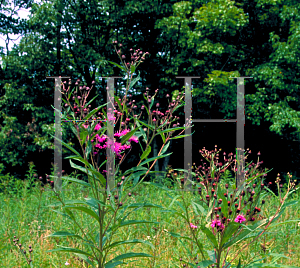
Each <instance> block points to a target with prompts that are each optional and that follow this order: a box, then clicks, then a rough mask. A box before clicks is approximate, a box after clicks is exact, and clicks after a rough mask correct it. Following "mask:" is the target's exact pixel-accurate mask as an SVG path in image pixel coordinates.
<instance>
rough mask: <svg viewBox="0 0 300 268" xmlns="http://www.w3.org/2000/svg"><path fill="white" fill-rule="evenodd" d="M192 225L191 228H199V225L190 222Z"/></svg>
mask: <svg viewBox="0 0 300 268" xmlns="http://www.w3.org/2000/svg"><path fill="white" fill-rule="evenodd" d="M190 226H191V228H193V229H197V228H198V226H196V225H194V224H192V223H190Z"/></svg>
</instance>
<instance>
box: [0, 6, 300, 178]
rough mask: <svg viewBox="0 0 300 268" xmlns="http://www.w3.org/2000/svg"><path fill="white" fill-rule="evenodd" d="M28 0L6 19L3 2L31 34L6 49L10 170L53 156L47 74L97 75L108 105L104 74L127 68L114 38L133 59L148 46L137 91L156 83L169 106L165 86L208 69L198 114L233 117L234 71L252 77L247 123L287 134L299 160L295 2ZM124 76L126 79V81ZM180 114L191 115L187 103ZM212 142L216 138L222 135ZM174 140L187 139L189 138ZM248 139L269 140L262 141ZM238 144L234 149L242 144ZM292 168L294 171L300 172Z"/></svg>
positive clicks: (3, 118) (1, 102)
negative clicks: (25, 10) (20, 12)
mask: <svg viewBox="0 0 300 268" xmlns="http://www.w3.org/2000/svg"><path fill="white" fill-rule="evenodd" d="M26 3H27V7H31V16H30V19H29V20H28V21H26V22H24V21H22V22H20V21H19V22H17V21H15V20H10V19H8V18H7V17H6V18H5V15H4V13H3V10H4V9H2V10H1V13H0V14H1V17H0V18H1V23H2V25H6V26H5V27H6V29H9V31H12V32H13V31H15V32H18V31H19V33H20V32H22V31H23V32H24V36H23V37H22V39H21V42H20V44H19V45H18V46H15V47H14V48H13V49H12V51H10V52H7V53H6V54H5V53H4V52H3V50H2V66H1V68H0V75H1V79H0V80H1V81H0V84H1V86H0V89H1V92H2V93H1V98H0V107H1V115H0V126H1V131H0V135H1V141H0V156H1V159H2V160H1V163H3V164H4V166H6V167H7V170H12V167H13V166H18V167H24V170H27V162H28V160H29V159H31V158H32V157H34V155H37V154H38V151H40V154H42V150H43V151H44V153H45V157H46V158H45V159H48V160H47V161H48V162H49V163H50V162H51V161H50V159H51V157H52V158H53V140H52V139H51V137H50V136H49V135H48V134H49V133H52V134H54V115H53V110H52V108H51V105H53V100H54V91H53V88H54V87H53V85H54V81H50V79H46V76H55V75H58V74H59V75H62V76H70V77H71V78H72V81H74V80H75V79H77V78H79V79H81V80H84V81H85V82H86V83H87V84H88V85H90V84H91V82H92V81H93V80H95V81H96V87H95V90H94V91H93V94H94V95H92V96H90V97H91V98H92V97H93V96H95V95H96V94H99V98H98V99H97V101H96V103H95V105H94V106H95V107H96V105H100V104H103V103H104V101H105V100H106V91H105V88H106V80H105V79H102V80H101V79H100V77H104V76H106V77H107V76H122V75H123V74H122V73H120V70H118V69H116V68H115V67H113V66H112V65H109V64H107V61H108V60H110V61H115V62H119V59H118V57H117V55H116V53H115V52H114V51H113V47H112V45H111V43H112V41H113V40H117V41H118V42H119V43H122V44H123V50H122V51H123V52H124V55H125V56H126V58H127V59H128V58H129V57H130V55H129V49H130V48H135V49H138V48H139V49H141V50H142V51H144V52H146V51H148V52H149V53H150V57H148V59H147V60H146V61H147V62H146V63H145V64H142V65H141V66H140V68H139V69H140V71H141V73H140V75H141V81H140V83H138V84H137V86H135V88H134V92H135V93H136V94H137V95H140V94H141V93H143V92H144V90H145V88H146V87H148V88H149V89H150V94H151V95H153V94H154V90H156V89H157V88H158V89H159V90H160V91H159V93H158V95H157V101H158V102H159V103H160V107H161V108H162V109H166V108H167V104H168V103H167V100H166V98H165V95H166V94H167V93H169V94H170V93H172V92H174V91H175V90H179V91H182V92H183V90H184V89H183V87H182V86H183V79H176V78H175V77H176V76H200V77H201V78H200V79H193V80H192V83H193V115H192V116H193V118H203V119H205V118H235V116H236V112H235V111H236V79H229V77H239V76H250V77H253V79H245V80H246V81H245V93H246V95H245V104H246V107H245V111H246V114H245V115H246V125H248V126H249V125H250V126H253V129H254V128H256V127H255V126H259V127H261V128H256V129H257V131H259V132H260V133H262V131H263V133H264V135H270V136H272V137H273V138H274V139H275V140H276V141H277V140H278V139H279V140H280V139H283V140H284V141H286V142H288V143H289V146H290V147H289V152H290V153H291V155H292V158H293V161H294V162H293V163H292V164H293V165H295V163H297V162H299V150H300V148H299V140H300V137H299V136H300V122H299V118H300V116H299V114H300V112H299V103H300V101H299V97H300V96H299V95H300V94H299V79H300V76H299V67H300V61H299V38H300V31H299V27H300V26H299V25H300V24H299V12H298V10H300V9H299V8H300V6H299V5H300V3H298V2H297V1H292V0H257V1H251V0H236V1H228V0H211V1H201V0H200V1H197V0H193V1H159V0H158V1H149V0H148V1H147V0H143V1H114V0H106V1H66V0H63V1H53V0H51V1H45V2H43V3H41V4H36V3H32V2H29V1H28V2H26ZM5 4H6V2H4V4H3V5H4V7H5ZM2 33H3V32H2ZM118 82H120V87H122V83H123V82H124V81H123V80H122V79H119V80H118ZM119 93H120V92H119ZM137 98H138V97H137ZM139 101H140V100H139ZM179 116H181V117H182V118H184V110H183V109H181V111H180V114H179ZM181 123H183V120H181ZM34 127H35V129H34ZM63 129H64V132H63V139H65V140H68V141H70V143H72V144H73V145H74V146H78V144H77V145H76V139H75V138H74V137H73V136H72V134H71V131H70V130H68V129H67V128H66V127H64V126H63ZM209 129H213V127H209V128H205V127H203V128H202V129H199V131H200V132H201V134H203V133H204V132H205V131H209ZM256 135H260V134H259V133H256ZM293 140H296V142H295V141H293ZM297 140H298V141H297ZM156 142H157V143H158V144H160V143H161V141H159V140H157V141H156ZM193 142H194V140H193ZM195 142H196V141H195ZM206 142H207V144H209V145H210V144H215V141H214V140H208V141H206ZM174 143H175V144H176V145H182V144H183V140H177V141H176V140H174ZM249 143H250V144H251V145H252V144H253V145H254V144H255V145H256V144H259V146H261V147H264V146H265V144H263V143H261V142H260V141H256V140H255V139H254V140H251V141H250V142H249ZM249 143H248V144H249ZM293 143H294V144H296V146H295V145H293ZM228 146H229V145H228ZM282 146H283V145H282ZM207 147H208V146H207ZM230 147H231V148H234V147H235V143H234V144H232V143H230ZM249 147H250V146H249ZM77 148H78V147H77ZM173 148H179V147H178V146H176V147H173ZM197 149H198V148H197ZM199 149H202V148H199ZM78 150H79V148H78ZM176 150H178V149H175V152H174V153H173V155H174V154H176ZM278 150H279V152H280V150H281V148H278ZM65 153H67V152H66V150H65ZM132 157H133V158H134V156H132ZM39 158H40V157H39ZM128 161H129V162H130V160H128ZM163 161H164V160H161V161H160V162H159V163H160V164H162V163H163ZM170 161H171V162H172V156H171V159H170ZM173 161H174V159H173ZM182 161H183V158H182ZM173 163H174V164H177V163H176V162H175V161H174V162H173ZM45 165H47V166H48V165H49V166H50V164H48V163H46V164H45ZM180 165H181V164H180ZM182 165H183V163H182ZM164 166H165V165H164ZM159 168H160V167H159ZM270 168H272V167H270ZM280 168H281V167H280ZM285 168H286V167H282V169H285ZM289 168H292V166H290V167H289ZM293 168H294V169H290V170H297V168H296V167H293ZM298 170H299V169H298ZM277 173H278V172H277Z"/></svg>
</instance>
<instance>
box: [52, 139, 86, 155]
mask: <svg viewBox="0 0 300 268" xmlns="http://www.w3.org/2000/svg"><path fill="white" fill-rule="evenodd" d="M49 135H50V136H51V137H52V138H54V139H56V140H58V141H59V142H61V143H62V144H63V145H64V146H66V147H67V148H68V149H69V150H71V151H72V152H73V153H75V154H76V155H78V156H79V157H80V154H79V153H78V152H77V151H76V150H75V149H73V148H72V147H71V146H69V145H68V144H67V143H65V142H63V141H62V140H60V139H58V138H56V137H55V136H53V135H51V134H49Z"/></svg>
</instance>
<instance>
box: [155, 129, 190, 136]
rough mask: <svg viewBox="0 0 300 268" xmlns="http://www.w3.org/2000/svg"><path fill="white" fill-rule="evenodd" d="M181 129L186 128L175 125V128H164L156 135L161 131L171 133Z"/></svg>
mask: <svg viewBox="0 0 300 268" xmlns="http://www.w3.org/2000/svg"><path fill="white" fill-rule="evenodd" d="M180 129H185V127H174V128H169V129H165V130H162V131H160V132H157V133H156V135H157V134H160V133H169V132H171V131H175V130H180ZM193 133H194V132H193ZM190 135H192V134H190Z"/></svg>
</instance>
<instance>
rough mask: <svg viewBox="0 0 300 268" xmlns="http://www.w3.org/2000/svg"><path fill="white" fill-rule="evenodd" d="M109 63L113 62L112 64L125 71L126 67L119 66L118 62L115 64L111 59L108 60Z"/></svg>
mask: <svg viewBox="0 0 300 268" xmlns="http://www.w3.org/2000/svg"><path fill="white" fill-rule="evenodd" d="M108 62H109V63H110V64H113V65H115V66H117V67H118V68H120V69H121V70H123V71H124V72H127V69H126V68H125V67H123V66H121V65H119V64H117V63H115V62H112V61H108Z"/></svg>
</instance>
